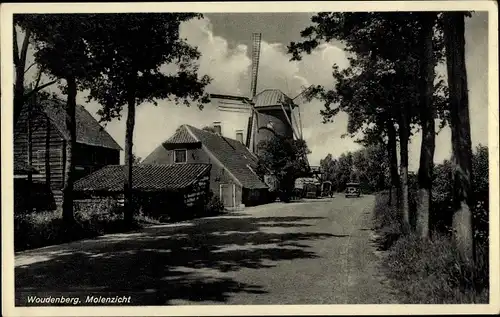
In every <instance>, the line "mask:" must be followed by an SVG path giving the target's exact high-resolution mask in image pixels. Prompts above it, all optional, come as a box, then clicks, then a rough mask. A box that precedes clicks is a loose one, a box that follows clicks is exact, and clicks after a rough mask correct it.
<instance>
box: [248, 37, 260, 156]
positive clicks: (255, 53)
mask: <svg viewBox="0 0 500 317" xmlns="http://www.w3.org/2000/svg"><path fill="white" fill-rule="evenodd" d="M261 40H262V34H261V33H253V34H252V78H251V81H250V98H251V100H252V101H254V100H253V99H254V98H255V95H256V94H257V78H258V75H259V59H260V44H261ZM258 120H259V117H258V113H257V111H256V110H255V107H253V106H252V114H251V116H250V119H249V124H250V127H251V128H250V129H249V131H250V133H248V134H247V147H248V148H249V149H251V151H252V152H253V153H255V152H256V150H257V149H256V144H255V134H256V133H257V128H258V125H259V124H258Z"/></svg>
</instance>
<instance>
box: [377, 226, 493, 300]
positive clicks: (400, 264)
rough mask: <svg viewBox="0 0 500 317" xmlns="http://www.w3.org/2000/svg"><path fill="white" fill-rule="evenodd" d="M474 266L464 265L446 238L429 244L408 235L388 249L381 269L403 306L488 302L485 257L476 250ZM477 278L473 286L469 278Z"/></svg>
mask: <svg viewBox="0 0 500 317" xmlns="http://www.w3.org/2000/svg"><path fill="white" fill-rule="evenodd" d="M479 259H481V261H478V263H477V265H476V266H475V267H470V266H468V265H466V264H465V263H464V262H463V261H462V260H461V258H460V256H459V255H458V252H457V250H456V249H455V247H454V245H453V244H452V242H451V240H450V239H449V238H448V237H446V236H439V235H438V236H434V237H433V238H432V239H431V240H429V241H422V240H421V239H420V238H418V237H416V236H414V235H410V236H405V237H402V238H401V239H399V240H398V241H397V242H396V243H395V244H394V246H393V247H392V248H391V249H390V250H389V253H388V255H387V257H386V258H385V260H384V266H385V268H386V271H387V275H388V277H389V278H390V279H391V281H392V284H393V286H395V288H396V289H397V290H398V292H399V293H400V294H401V295H403V296H404V297H403V298H402V300H403V303H405V304H472V303H482V304H486V303H488V276H489V274H488V273H489V271H488V266H487V262H488V261H487V259H488V255H487V253H485V252H484V251H483V250H481V249H480V250H479ZM473 275H475V276H478V277H480V278H479V279H478V280H477V281H476V283H473V282H472V276H473Z"/></svg>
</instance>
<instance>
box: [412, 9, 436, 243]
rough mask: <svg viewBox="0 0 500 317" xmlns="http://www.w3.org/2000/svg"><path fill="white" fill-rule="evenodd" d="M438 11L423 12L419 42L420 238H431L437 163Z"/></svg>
mask: <svg viewBox="0 0 500 317" xmlns="http://www.w3.org/2000/svg"><path fill="white" fill-rule="evenodd" d="M436 17H437V14H436V13H435V12H425V13H420V14H419V16H418V21H419V24H420V30H419V34H418V35H419V41H420V43H421V49H420V51H419V53H420V54H419V58H418V61H419V79H418V81H419V85H420V87H419V97H420V100H419V112H420V113H419V114H420V125H421V127H422V141H421V147H420V165H419V169H418V183H419V189H418V198H417V217H416V218H417V223H416V231H417V234H418V235H419V236H420V237H421V238H428V237H429V210H430V208H431V204H432V191H431V187H432V170H433V165H434V150H435V146H436V145H435V144H436V140H435V139H436V128H435V123H434V118H435V114H434V112H435V111H434V108H433V104H432V103H433V95H434V78H435V73H434V67H435V63H434V48H433V35H434V30H433V26H434V23H435V20H436Z"/></svg>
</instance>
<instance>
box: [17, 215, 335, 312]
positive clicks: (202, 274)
mask: <svg viewBox="0 0 500 317" xmlns="http://www.w3.org/2000/svg"><path fill="white" fill-rule="evenodd" d="M320 219H322V218H321V217H220V218H204V219H197V220H196V221H193V222H185V223H180V224H177V225H159V226H152V227H148V228H144V229H143V230H142V231H139V232H135V233H130V234H116V235H110V236H103V237H99V238H96V239H92V240H84V241H78V242H75V243H72V244H70V245H62V246H60V248H52V249H51V250H52V251H43V257H44V259H43V260H39V261H37V262H36V263H31V264H26V265H21V266H18V267H16V269H15V289H16V306H22V305H26V302H25V301H26V295H27V294H36V293H38V294H44V296H47V295H49V294H52V293H53V294H56V293H61V292H72V293H75V294H81V295H84V296H87V295H91V294H96V295H101V294H107V293H109V294H113V295H112V296H115V295H114V294H117V293H120V292H121V293H126V294H128V295H130V296H131V297H132V300H131V302H130V305H169V304H171V302H172V301H173V300H189V301H195V302H205V301H215V302H220V303H224V302H226V301H227V300H228V299H229V298H230V297H231V294H236V293H250V294H265V293H266V290H265V289H263V288H262V286H260V285H250V284H244V283H239V282H237V281H236V280H234V279H231V278H228V277H221V276H218V274H217V272H220V273H224V272H236V271H238V270H241V269H243V268H247V269H256V270H258V269H264V268H269V267H273V266H276V265H277V264H278V262H279V261H282V260H294V259H313V258H317V257H318V255H317V254H315V253H314V252H312V251H311V250H310V247H309V246H308V245H307V241H313V240H318V239H326V238H331V237H344V235H333V234H330V233H318V232H307V227H308V226H310V225H311V224H309V223H307V222H308V221H317V220H320ZM278 227H281V228H283V229H281V230H278V231H279V232H274V230H275V229H276V228H278ZM293 227H296V228H300V227H304V228H306V229H305V230H301V231H300V232H290V231H287V230H288V229H290V228H293ZM269 229H270V230H272V231H269ZM40 252H42V251H40ZM35 254H36V252H35ZM23 256H25V255H23ZM214 271H215V274H214ZM51 292H52V293H51ZM66 296H69V295H68V294H66ZM102 296H104V295H102Z"/></svg>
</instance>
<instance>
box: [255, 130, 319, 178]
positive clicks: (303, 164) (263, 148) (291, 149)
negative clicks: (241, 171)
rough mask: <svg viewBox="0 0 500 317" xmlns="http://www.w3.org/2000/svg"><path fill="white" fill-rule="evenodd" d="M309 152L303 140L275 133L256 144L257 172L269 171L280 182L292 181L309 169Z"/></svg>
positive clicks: (264, 172) (265, 172)
mask: <svg viewBox="0 0 500 317" xmlns="http://www.w3.org/2000/svg"><path fill="white" fill-rule="evenodd" d="M309 153H311V152H310V151H309V149H308V147H307V144H306V142H305V141H304V140H300V139H299V140H292V139H290V138H285V137H282V136H279V135H276V136H275V137H273V138H272V139H269V140H264V141H261V142H260V143H259V144H258V150H257V156H258V158H259V166H258V173H260V174H261V175H265V174H268V173H269V172H271V174H272V175H273V176H275V177H276V178H277V179H278V181H280V182H283V181H287V182H293V181H295V179H297V178H299V177H302V176H305V175H306V173H307V172H308V171H309V165H308V163H307V154H309ZM292 184H293V183H292Z"/></svg>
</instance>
